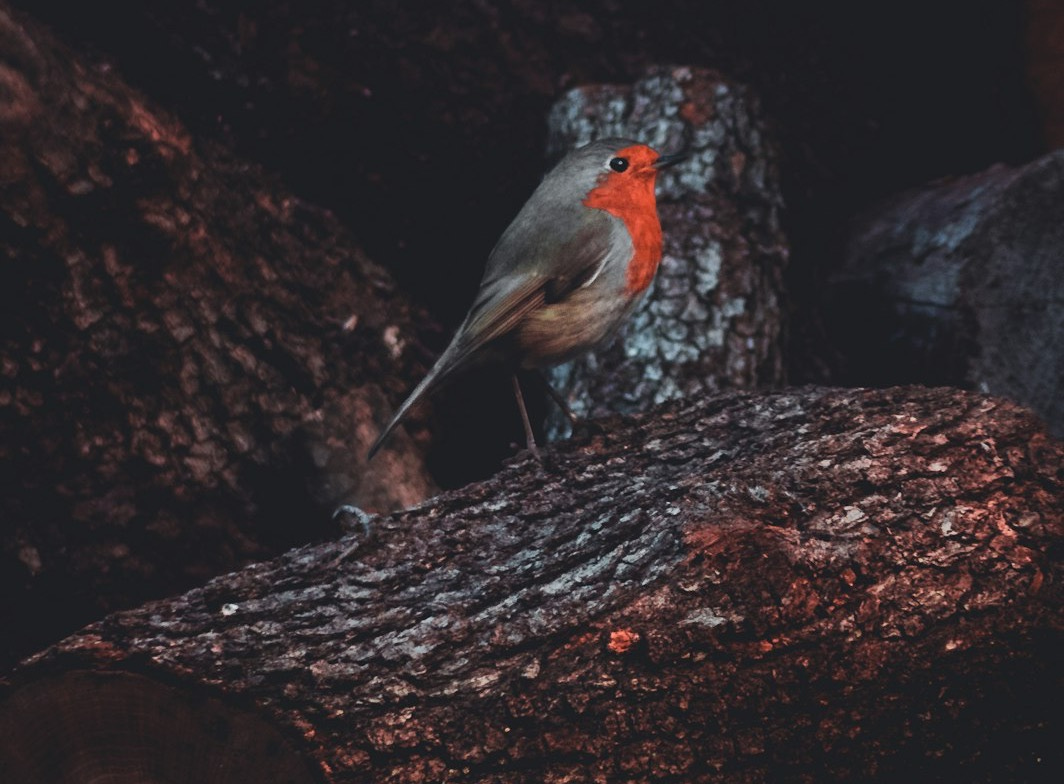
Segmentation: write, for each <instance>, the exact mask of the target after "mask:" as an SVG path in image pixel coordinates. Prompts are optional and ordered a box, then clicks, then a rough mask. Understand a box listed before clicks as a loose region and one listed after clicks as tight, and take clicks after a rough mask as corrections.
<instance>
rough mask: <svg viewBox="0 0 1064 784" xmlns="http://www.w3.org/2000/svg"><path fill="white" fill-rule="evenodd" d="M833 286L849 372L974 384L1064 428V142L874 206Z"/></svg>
mask: <svg viewBox="0 0 1064 784" xmlns="http://www.w3.org/2000/svg"><path fill="white" fill-rule="evenodd" d="M834 288H835V291H834V292H833V296H832V305H831V306H830V307H829V308H828V309H827V310H828V311H829V312H830V313H831V315H830V316H829V319H830V321H831V322H832V324H833V327H834V331H835V333H836V336H837V337H836V342H837V344H838V345H840V346H841V347H842V351H843V353H844V354H845V356H846V363H847V368H846V370H847V373H846V376H845V377H844V379H843V380H844V381H845V382H847V383H858V384H897V383H907V382H910V383H911V382H914V381H920V382H923V383H937V384H949V385H953V386H969V387H972V388H974V389H979V390H981V391H983V392H989V393H991V394H994V395H1002V396H1005V397H1009V398H1012V399H1013V400H1016V401H1018V402H1020V403H1023V404H1024V405H1027V406H1030V407H1031V408H1033V409H1034V410H1035V411H1036V412H1037V413H1038V414H1040V415H1041V416H1042V417H1043V418H1044V419H1045V420H1046V422H1047V423H1048V424H1049V430H1050V432H1051V433H1052V434H1054V435H1056V436H1058V437H1059V436H1064V394H1062V390H1064V340H1062V338H1064V150H1058V151H1056V152H1053V153H1050V154H1049V155H1046V156H1044V157H1043V158H1040V159H1039V160H1037V161H1034V162H1032V163H1030V164H1028V165H1026V166H1022V167H1017V168H1011V167H1006V166H995V167H993V168H991V169H988V170H987V171H984V172H980V173H979V174H975V175H972V176H970V177H961V178H958V179H955V180H950V181H948V182H943V183H936V184H935V185H933V186H929V187H927V188H923V189H920V190H917V191H910V192H908V193H905V194H902V195H900V196H897V197H896V198H894V199H892V200H891V201H890V202H888V203H885V204H882V205H880V206H879V207H878V208H876V209H875V210H871V211H869V212H868V214H866V215H865V216H863V218H862V219H861V220H860V221H859V222H858V223H857V225H856V226H855V227H854V231H853V236H852V237H851V240H850V245H849V248H848V250H847V259H846V267H845V269H844V270H843V272H842V274H840V275H839V276H838V278H837V280H836V281H835V286H834Z"/></svg>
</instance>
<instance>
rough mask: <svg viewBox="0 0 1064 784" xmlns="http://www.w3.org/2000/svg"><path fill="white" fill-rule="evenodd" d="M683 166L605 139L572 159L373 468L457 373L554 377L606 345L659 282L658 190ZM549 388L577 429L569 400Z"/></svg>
mask: <svg viewBox="0 0 1064 784" xmlns="http://www.w3.org/2000/svg"><path fill="white" fill-rule="evenodd" d="M683 158H684V155H683V154H682V153H680V154H676V155H660V154H658V153H657V152H655V151H654V150H652V149H651V148H650V147H647V146H646V145H645V144H638V143H637V142H633V141H630V140H628V139H600V140H598V141H594V142H591V143H590V144H588V145H585V146H583V147H580V148H579V149H576V150H573V151H572V152H570V153H569V154H568V155H566V156H565V157H564V158H563V159H562V160H561V161H560V162H559V163H558V165H557V166H555V167H554V168H553V169H552V170H551V171H550V173H548V174H547V176H546V177H544V178H543V182H541V183H540V185H539V187H538V188H536V190H535V192H534V193H533V194H532V196H531V198H529V200H528V201H527V202H526V203H525V206H524V207H522V208H521V211H520V212H519V213H518V214H517V217H516V218H514V220H513V223H511V224H510V225H509V227H507V229H506V231H504V232H503V234H502V237H500V238H499V241H498V242H497V243H496V244H495V248H494V249H493V250H492V251H491V255H490V256H489V257H488V265H487V269H486V270H485V271H484V278H483V280H482V281H481V282H480V290H479V291H478V292H477V296H476V299H475V300H474V302H473V307H472V308H470V310H469V313H468V314H467V315H466V317H465V320H464V321H463V322H462V325H461V326H460V327H459V328H458V331H457V332H456V333H455V336H454V338H453V339H452V340H451V343H450V345H449V346H447V349H446V350H445V351H444V352H443V354H442V355H441V356H440V358H439V359H438V360H437V361H436V364H435V365H433V367H432V369H431V370H430V371H429V373H428V375H427V376H425V378H424V379H423V380H422V381H421V383H420V384H418V385H417V387H415V389H414V391H413V392H411V393H410V396H409V397H408V398H407V399H406V401H405V402H404V403H403V404H402V405H401V406H399V410H398V411H396V412H395V415H394V416H393V417H392V419H391V421H390V422H389V423H388V425H387V426H386V427H385V428H384V430H382V431H381V434H380V436H378V438H377V440H376V441H375V442H374V444H373V446H372V447H370V450H369V457H373V455H375V454H376V453H377V450H378V449H380V446H381V444H382V443H383V441H384V439H385V438H387V437H388V435H389V434H390V433H391V432H392V430H393V429H395V426H396V425H398V424H399V422H400V421H401V420H402V419H403V417H404V416H405V415H406V413H407V411H409V410H410V407H411V406H413V405H414V403H416V402H417V401H418V400H420V399H421V398H422V397H423V396H425V395H427V394H429V393H430V392H432V391H433V390H435V389H436V388H437V387H439V385H440V384H442V383H443V382H444V381H445V380H446V379H448V378H449V377H450V376H452V375H453V374H454V373H456V372H457V371H459V370H461V369H463V368H466V367H469V366H470V365H472V364H474V363H479V362H482V361H487V360H501V361H503V362H506V363H508V364H509V366H510V367H511V368H513V369H516V368H518V367H524V368H543V367H549V366H551V365H556V364H560V363H562V362H565V361H566V360H569V359H572V358H573V357H574V356H576V355H577V354H579V353H581V352H583V351H586V350H587V349H590V348H592V347H594V346H595V345H597V344H599V343H601V342H602V341H603V340H605V339H606V338H607V337H609V335H610V334H611V333H612V332H613V331H614V330H615V329H616V328H617V326H618V325H619V324H620V323H621V322H622V321H623V320H624V319H625V317H627V316H628V314H629V313H631V312H632V310H633V308H634V307H635V305H636V304H637V303H638V302H639V300H640V298H641V296H642V295H643V292H645V291H646V289H647V287H648V286H649V285H650V282H651V281H652V280H653V279H654V273H655V272H657V269H658V264H659V262H660V261H661V222H660V221H659V220H658V208H657V202H656V201H655V198H654V183H655V181H656V179H657V175H658V172H659V171H660V170H661V169H662V168H664V167H666V166H670V165H672V164H674V163H677V162H678V161H680V160H682V159H683ZM513 385H514V394H515V397H516V399H517V404H518V408H519V410H520V413H521V418H522V421H523V423H524V426H525V435H526V437H527V439H528V447H529V449H530V450H531V451H532V453H533V454H535V455H536V456H537V457H538V456H539V455H538V451H537V450H536V445H535V439H534V438H533V436H532V428H531V425H530V424H529V420H528V414H527V412H526V411H525V405H524V401H523V399H522V396H521V387H520V385H519V383H518V381H517V376H516V375H514V376H513ZM547 389H548V391H550V392H551V396H552V397H553V398H554V399H555V401H556V402H557V403H558V404H559V405H560V406H561V407H562V410H563V411H565V413H566V415H567V416H569V418H570V420H572V419H573V416H572V413H571V412H570V411H569V410H568V406H566V405H565V403H564V401H563V400H562V398H561V397H560V396H559V395H558V394H557V393H555V392H554V390H552V389H550V386H549V385H547Z"/></svg>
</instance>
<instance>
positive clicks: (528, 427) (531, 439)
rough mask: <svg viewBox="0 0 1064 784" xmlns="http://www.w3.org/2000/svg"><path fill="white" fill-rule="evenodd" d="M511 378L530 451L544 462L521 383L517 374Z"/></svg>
mask: <svg viewBox="0 0 1064 784" xmlns="http://www.w3.org/2000/svg"><path fill="white" fill-rule="evenodd" d="M510 378H512V379H513V382H514V398H516V400H517V408H518V410H519V411H520V412H521V422H522V423H524V426H525V440H526V442H527V443H528V451H529V452H531V453H532V455H533V457H535V458H536V460H539V461H540V462H543V458H542V457H540V455H539V448H538V447H536V437H535V436H534V435H532V423H531V422H530V421H528V410H527V409H526V408H525V397H524V395H522V394H521V382H519V381H518V380H517V374H516V373H514V374H513V375H512V376H511V377H510Z"/></svg>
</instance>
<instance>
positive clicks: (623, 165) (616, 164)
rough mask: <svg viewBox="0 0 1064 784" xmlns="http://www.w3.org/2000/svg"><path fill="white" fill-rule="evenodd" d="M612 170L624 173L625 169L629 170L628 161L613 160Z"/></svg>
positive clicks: (611, 163) (611, 162) (621, 159)
mask: <svg viewBox="0 0 1064 784" xmlns="http://www.w3.org/2000/svg"><path fill="white" fill-rule="evenodd" d="M610 168H611V169H613V170H614V171H615V172H623V171H624V170H625V169H627V168H628V159H627V158H612V159H611V160H610Z"/></svg>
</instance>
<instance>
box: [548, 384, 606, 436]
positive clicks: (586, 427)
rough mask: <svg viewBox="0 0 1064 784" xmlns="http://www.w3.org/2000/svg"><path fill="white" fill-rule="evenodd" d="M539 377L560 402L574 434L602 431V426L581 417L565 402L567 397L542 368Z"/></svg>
mask: <svg viewBox="0 0 1064 784" xmlns="http://www.w3.org/2000/svg"><path fill="white" fill-rule="evenodd" d="M539 378H540V380H541V381H542V382H543V386H545V387H546V388H547V394H548V395H550V398H551V400H553V401H554V402H555V403H557V404H558V408H560V409H561V412H562V413H563V414H565V418H566V419H568V420H569V425H570V427H572V429H573V435H574V436H577V435H578V434H582V435H583V436H585V437H586V436H587V435H588V434H589V433H595V432H602V428H601V427H599V426H598V425H596V424H595V423H593V422H592V421H591V420H589V419H580V418H579V417H578V416H577V415H576V414H574V413H573V410H572V409H571V408H569V404H568V403H566V402H565V398H564V397H562V396H561V393H560V392H558V390H557V389H555V388H554V387H553V386H551V383H550V382H549V381H548V380H547V374H546V373H544V372H543V371H542V370H541V371H539Z"/></svg>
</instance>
